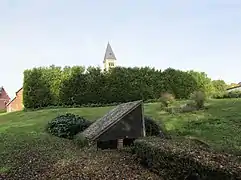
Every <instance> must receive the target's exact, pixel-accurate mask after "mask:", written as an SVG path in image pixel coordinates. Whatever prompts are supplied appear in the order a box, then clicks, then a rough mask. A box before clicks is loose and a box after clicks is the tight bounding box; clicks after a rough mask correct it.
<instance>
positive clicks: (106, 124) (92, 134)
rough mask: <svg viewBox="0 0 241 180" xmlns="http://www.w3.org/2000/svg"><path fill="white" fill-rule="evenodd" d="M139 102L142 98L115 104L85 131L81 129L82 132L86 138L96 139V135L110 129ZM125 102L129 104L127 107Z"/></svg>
mask: <svg viewBox="0 0 241 180" xmlns="http://www.w3.org/2000/svg"><path fill="white" fill-rule="evenodd" d="M141 103H142V100H138V101H132V102H127V103H122V104H120V105H118V106H116V107H115V108H113V109H112V110H110V111H109V112H107V113H106V114H105V115H104V116H103V117H101V118H99V119H98V120H96V121H95V122H94V123H93V124H92V125H90V126H89V127H88V128H87V129H86V130H85V131H83V132H82V134H83V135H84V136H85V137H86V138H89V139H91V140H93V141H94V140H96V138H97V137H99V136H100V135H102V134H103V133H104V132H106V131H107V130H108V129H110V128H111V127H113V126H114V125H115V124H117V123H118V122H119V121H120V120H121V119H122V118H123V117H125V116H126V115H127V114H128V113H130V112H131V111H133V109H135V108H136V107H137V106H139V105H140V104H141ZM127 104H129V107H128V106H126V105H127ZM118 108H119V109H118ZM125 108H126V109H125ZM121 110H122V111H121ZM115 111H116V112H115ZM118 112H119V114H118ZM112 113H113V114H112ZM108 116H111V117H112V118H108ZM101 127H102V128H101Z"/></svg>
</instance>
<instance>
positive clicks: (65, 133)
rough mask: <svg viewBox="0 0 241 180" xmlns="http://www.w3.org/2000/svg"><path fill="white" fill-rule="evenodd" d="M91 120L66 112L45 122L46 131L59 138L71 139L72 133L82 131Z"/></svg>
mask: <svg viewBox="0 0 241 180" xmlns="http://www.w3.org/2000/svg"><path fill="white" fill-rule="evenodd" d="M90 124H91V122H89V121H88V120H86V119H84V118H83V117H81V116H78V115H74V114H70V113H66V114H64V115H60V116H57V117H56V118H54V119H53V120H52V121H50V122H49V123H48V124H47V131H48V132H49V133H50V134H52V135H55V136H58V137H61V138H67V139H72V138H73V137H74V135H76V134H77V133H79V132H82V131H84V130H85V129H86V128H87V127H89V126H90Z"/></svg>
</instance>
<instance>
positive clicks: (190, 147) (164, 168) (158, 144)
mask: <svg viewBox="0 0 241 180" xmlns="http://www.w3.org/2000/svg"><path fill="white" fill-rule="evenodd" d="M133 152H134V153H135V154H136V155H137V156H138V157H139V158H140V159H141V163H142V164H143V165H145V166H146V167H148V168H150V169H151V170H152V171H154V172H156V173H157V174H159V175H160V176H162V177H165V179H167V180H169V179H170V180H175V179H176V180H179V179H185V178H187V177H188V176H190V175H191V174H193V173H197V174H199V176H200V177H201V179H206V180H220V179H222V180H230V179H240V178H241V172H240V165H239V164H238V163H237V162H235V161H234V160H233V157H231V155H226V154H220V153H216V152H213V151H212V150H208V149H206V148H204V147H203V145H200V144H199V143H196V142H195V141H192V140H190V139H186V140H185V139H183V140H180V139H172V140H166V139H160V138H153V137H150V138H144V139H139V140H136V141H135V142H134V147H133Z"/></svg>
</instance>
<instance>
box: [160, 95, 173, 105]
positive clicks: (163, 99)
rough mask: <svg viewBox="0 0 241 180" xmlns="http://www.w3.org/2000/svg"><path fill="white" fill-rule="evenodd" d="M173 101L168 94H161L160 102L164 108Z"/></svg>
mask: <svg viewBox="0 0 241 180" xmlns="http://www.w3.org/2000/svg"><path fill="white" fill-rule="evenodd" d="M174 100H175V97H174V96H173V95H172V94H170V93H168V92H165V93H162V94H161V98H160V101H161V103H162V104H163V105H164V106H165V107H168V106H169V105H170V104H171V103H172V102H173V101H174Z"/></svg>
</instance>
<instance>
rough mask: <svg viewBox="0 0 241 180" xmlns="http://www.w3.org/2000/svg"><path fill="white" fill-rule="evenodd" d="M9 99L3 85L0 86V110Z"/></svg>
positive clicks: (3, 108)
mask: <svg viewBox="0 0 241 180" xmlns="http://www.w3.org/2000/svg"><path fill="white" fill-rule="evenodd" d="M9 101H10V97H9V96H8V94H7V92H6V91H5V89H4V88H3V87H0V110H5V109H6V107H7V106H6V105H7V103H8V102H9Z"/></svg>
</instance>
